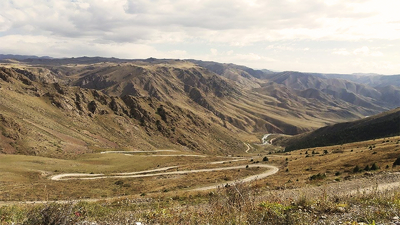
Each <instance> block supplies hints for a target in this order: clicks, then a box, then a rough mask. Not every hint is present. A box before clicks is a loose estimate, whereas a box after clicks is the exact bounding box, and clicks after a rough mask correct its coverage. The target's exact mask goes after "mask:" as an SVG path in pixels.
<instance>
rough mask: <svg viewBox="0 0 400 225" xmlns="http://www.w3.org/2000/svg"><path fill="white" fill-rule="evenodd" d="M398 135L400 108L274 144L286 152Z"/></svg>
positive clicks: (277, 140) (278, 140) (399, 131)
mask: <svg viewBox="0 0 400 225" xmlns="http://www.w3.org/2000/svg"><path fill="white" fill-rule="evenodd" d="M399 135H400V108H396V109H393V110H390V111H387V112H383V113H380V114H378V115H375V116H371V117H367V118H364V119H361V120H357V121H352V122H346V123H338V124H334V125H331V126H326V127H322V128H319V129H317V130H315V131H313V132H309V133H306V134H300V135H297V136H293V137H290V138H287V137H284V138H278V139H276V140H275V141H274V143H276V144H281V145H284V146H286V151H292V150H297V149H304V148H313V147H321V146H330V145H341V144H345V143H350V142H359V141H366V140H372V139H377V138H385V137H392V136H399Z"/></svg>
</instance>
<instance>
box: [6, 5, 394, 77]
mask: <svg viewBox="0 0 400 225" xmlns="http://www.w3.org/2000/svg"><path fill="white" fill-rule="evenodd" d="M0 9H1V10H0V54H20V55H38V56H51V57H79V56H102V57H117V58H125V59H144V58H149V57H155V58H174V59H199V60H210V61H216V62H223V63H235V64H239V65H245V66H249V67H252V68H255V69H269V70H273V71H287V70H290V71H302V72H320V73H379V74H400V13H399V12H398V10H399V9H400V1H398V0H351V1H349V0H35V1H33V0H0Z"/></svg>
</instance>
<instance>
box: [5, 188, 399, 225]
mask: <svg viewBox="0 0 400 225" xmlns="http://www.w3.org/2000/svg"><path fill="white" fill-rule="evenodd" d="M399 190H400V189H398V188H396V189H392V190H386V191H382V192H380V191H378V190H375V191H373V192H370V193H361V192H359V193H357V194H354V195H349V194H343V195H330V194H328V192H326V191H324V188H321V191H322V192H321V193H322V194H321V195H315V194H313V192H312V191H311V189H310V190H307V189H303V192H302V194H301V195H298V196H297V197H293V198H292V197H290V195H285V194H283V195H282V193H283V191H281V194H276V192H270V193H267V194H261V192H260V191H261V190H260V189H258V188H254V187H252V186H251V185H249V184H243V183H237V184H236V185H232V186H229V187H225V188H221V189H218V190H216V191H212V192H207V193H197V194H189V193H187V194H185V195H180V196H174V195H171V194H164V195H159V196H152V197H148V198H145V197H142V198H136V199H130V198H126V199H116V200H113V201H100V202H93V203H89V202H77V203H76V202H75V203H74V202H68V203H63V204H61V203H47V204H37V205H22V204H21V205H13V206H2V207H0V222H1V224H11V223H18V224H135V223H136V222H142V224H339V223H342V224H363V223H364V224H389V223H391V222H397V221H398V216H399V214H400V192H399Z"/></svg>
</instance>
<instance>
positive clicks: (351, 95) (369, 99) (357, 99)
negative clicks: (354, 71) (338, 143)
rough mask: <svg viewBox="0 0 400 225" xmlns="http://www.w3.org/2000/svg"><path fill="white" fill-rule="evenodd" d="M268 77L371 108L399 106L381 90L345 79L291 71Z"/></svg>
mask: <svg viewBox="0 0 400 225" xmlns="http://www.w3.org/2000/svg"><path fill="white" fill-rule="evenodd" d="M267 79H268V80H269V81H272V82H276V83H278V84H282V85H285V86H286V87H288V88H291V89H295V90H301V91H303V90H306V89H310V88H312V89H316V90H319V91H321V92H324V93H326V94H328V95H331V96H332V97H334V98H336V99H341V100H343V101H346V102H348V103H351V104H353V105H356V106H362V107H365V108H369V109H380V110H387V109H390V108H395V107H397V106H399V105H398V104H397V102H396V101H392V100H391V99H389V98H384V97H383V94H382V93H381V91H380V90H377V89H375V88H373V87H370V86H367V85H364V84H358V83H354V82H352V81H348V80H344V79H333V78H332V79H328V78H324V77H321V76H320V75H318V74H307V73H299V72H290V71H289V72H282V73H275V74H271V75H269V77H268V78H267ZM399 97H400V96H399Z"/></svg>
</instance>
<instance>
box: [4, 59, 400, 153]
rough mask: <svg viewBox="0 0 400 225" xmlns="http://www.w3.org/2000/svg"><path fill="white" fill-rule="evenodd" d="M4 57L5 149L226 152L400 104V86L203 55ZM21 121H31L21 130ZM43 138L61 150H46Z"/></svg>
mask: <svg viewBox="0 0 400 225" xmlns="http://www.w3.org/2000/svg"><path fill="white" fill-rule="evenodd" d="M1 65H2V66H3V68H2V73H1V74H0V78H1V79H0V85H1V87H2V88H1V91H2V92H3V93H2V96H6V97H4V98H3V99H2V100H1V102H0V103H1V104H0V107H1V110H2V111H1V114H2V116H3V117H2V118H3V126H2V127H3V130H4V132H3V133H4V134H6V135H3V136H2V143H3V144H2V146H3V147H2V148H3V152H13V153H16V152H18V153H24V152H25V153H26V154H50V155H53V154H54V155H58V156H59V155H62V154H61V153H63V152H64V151H62V150H63V149H65V148H67V147H66V146H67V145H69V144H71V143H69V141H68V140H72V144H76V143H79V144H78V145H81V147H82V148H81V149H82V152H88V151H93V150H94V149H95V148H110V146H113V148H115V147H118V148H147V149H156V148H168V147H171V146H175V147H176V148H183V149H187V150H193V151H197V152H207V153H213V154H225V153H231V152H237V151H240V149H244V148H245V146H244V144H243V141H254V142H255V141H258V140H259V137H260V136H261V135H263V134H265V133H281V134H290V135H296V134H300V133H304V132H307V131H312V130H315V129H318V128H320V127H323V126H326V125H330V124H335V123H338V122H345V121H351V120H357V119H360V118H363V117H365V116H370V115H374V114H377V113H380V112H383V111H387V110H389V109H391V108H395V107H397V106H399V102H398V99H399V98H397V97H398V95H399V91H398V88H397V87H396V86H393V87H391V88H374V87H370V86H368V85H364V84H358V83H355V82H352V81H347V80H343V79H336V78H326V77H321V76H319V75H315V74H303V73H297V72H282V73H275V72H271V71H268V70H254V69H251V68H248V67H245V66H238V65H234V64H221V63H216V62H205V61H198V60H174V59H154V58H150V59H145V60H123V59H116V58H101V57H93V58H91V57H80V58H66V59H43V58H40V59H38V58H31V59H23V60H19V61H15V60H14V61H10V62H5V63H2V64H1ZM25 99H29V100H25ZM39 106H40V107H39ZM28 111H29V112H30V114H27V113H26V112H28ZM11 119H12V120H14V121H11V122H9V121H10V120H11ZM7 121H8V122H7ZM44 121H46V123H44ZM14 122H15V124H18V126H16V127H21V128H22V129H21V130H24V128H25V127H26V128H27V129H25V130H26V131H25V132H22V133H21V132H19V133H16V134H11V133H13V132H12V130H13V128H10V127H8V126H10V125H9V124H14ZM7 127H8V128H7ZM49 128H51V129H52V130H48V129H49ZM15 129H17V128H15ZM46 129H47V130H46ZM29 130H33V131H32V132H30V131H29ZM35 132H37V133H35ZM52 132H59V134H60V135H51V134H49V133H52ZM87 132H88V133H87ZM38 133H40V134H41V135H44V137H45V138H44V139H43V138H41V136H40V135H37V134H38ZM63 135H67V136H68V137H66V136H63ZM96 135H97V136H96ZM69 136H71V137H73V138H75V139H76V140H75V139H70V138H69ZM94 136H96V137H98V138H94ZM62 137H64V138H62ZM132 138H133V139H132ZM42 139H43V140H47V141H48V143H46V142H42V141H41V140H42ZM160 140H163V141H161V142H160ZM75 142H76V143H75ZM40 143H42V144H40ZM45 143H46V144H45ZM68 143H69V144H68ZM161 143H162V144H161ZM41 145H43V146H46V147H47V148H48V149H51V150H49V151H42V150H41V151H40V152H37V149H43V148H41ZM57 146H58V147H57ZM4 149H8V150H4ZM35 149H36V150H35ZM57 149H58V151H59V152H58V153H57V151H56V150H57ZM34 152H36V153H34ZM59 153H60V154H59Z"/></svg>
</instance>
